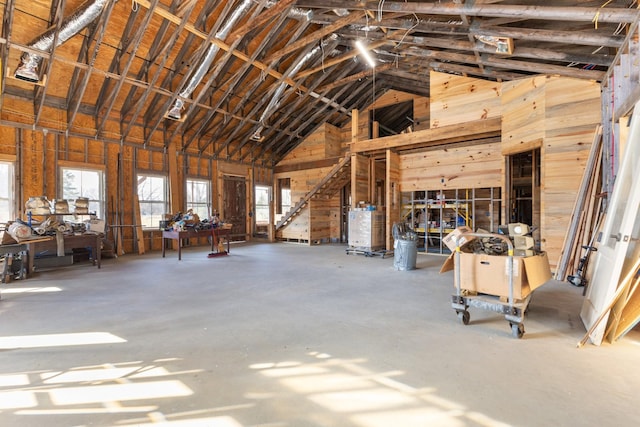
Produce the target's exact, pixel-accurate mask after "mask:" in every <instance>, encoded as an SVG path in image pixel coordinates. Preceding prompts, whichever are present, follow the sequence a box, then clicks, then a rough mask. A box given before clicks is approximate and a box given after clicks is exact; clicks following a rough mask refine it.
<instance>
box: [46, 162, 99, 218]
mask: <svg viewBox="0 0 640 427" xmlns="http://www.w3.org/2000/svg"><path fill="white" fill-rule="evenodd" d="M65 170H71V171H79V172H90V173H97V174H98V181H99V184H98V187H99V188H98V193H99V194H98V198H97V199H95V198H92V197H89V212H90V213H95V215H96V217H97V218H101V219H105V218H106V214H107V186H106V173H105V168H104V166H99V165H89V164H86V163H74V162H59V164H58V174H59V177H58V184H59V186H58V191H57V194H58V197H59V198H60V199H63V200H69V201H72V202H73V201H75V199H76V198H74V197H71V196H69V195H65V186H64V179H65ZM79 193H80V195H79V196H78V197H88V196H87V195H86V193H84V192H83V191H82V189H81V191H80V192H79ZM96 204H97V205H98V208H97V209H91V206H92V205H93V206H95V205H96ZM70 211H71V213H73V211H72V210H71V207H70Z"/></svg>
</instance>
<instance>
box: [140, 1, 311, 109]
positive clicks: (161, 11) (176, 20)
mask: <svg viewBox="0 0 640 427" xmlns="http://www.w3.org/2000/svg"><path fill="white" fill-rule="evenodd" d="M136 3H138V4H139V5H140V6H142V7H145V8H147V9H149V8H150V6H151V3H150V2H149V1H148V0H136ZM153 11H154V13H156V14H158V15H160V16H161V17H163V18H164V19H166V20H168V21H171V22H173V23H174V24H176V25H180V24H181V23H182V19H181V18H179V17H177V16H176V15H174V14H173V13H171V12H169V11H168V10H167V9H165V8H163V7H156V8H155V9H153ZM184 29H185V30H187V31H188V32H190V33H192V34H194V35H195V36H197V37H200V38H201V39H202V40H207V39H208V34H206V33H204V32H202V31H200V30H198V29H197V28H196V27H195V26H193V24H190V23H187V24H185V25H184ZM210 41H211V43H213V44H215V45H216V46H218V47H219V48H220V49H222V50H224V51H225V52H229V51H231V52H232V54H233V55H234V56H235V57H237V58H239V59H242V60H243V61H246V62H249V63H251V65H253V66H254V67H256V68H258V69H259V70H261V71H264V72H266V73H268V74H269V75H270V76H272V77H275V78H276V79H277V80H282V81H284V82H285V83H287V84H288V85H289V86H295V85H296V82H295V81H293V80H292V79H291V78H284V76H283V75H282V73H279V72H278V71H276V70H274V69H272V68H271V67H269V66H268V65H267V64H265V63H262V62H260V61H256V60H252V59H251V58H250V57H249V55H247V54H245V53H243V52H240V51H238V50H235V49H233V50H232V49H231V46H229V45H228V44H227V43H225V42H224V41H222V40H220V39H218V38H215V37H213V38H211V40H210ZM299 89H300V90H302V91H304V92H307V88H306V87H304V86H300V87H299ZM186 101H187V102H188V101H189V100H188V99H187V100H186Z"/></svg>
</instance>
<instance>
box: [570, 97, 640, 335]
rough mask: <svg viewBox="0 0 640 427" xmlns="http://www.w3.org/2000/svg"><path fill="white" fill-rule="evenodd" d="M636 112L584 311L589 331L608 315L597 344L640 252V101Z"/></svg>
mask: <svg viewBox="0 0 640 427" xmlns="http://www.w3.org/2000/svg"><path fill="white" fill-rule="evenodd" d="M633 112H634V114H633V116H632V120H631V126H630V130H629V137H628V142H627V146H626V147H625V152H624V155H623V159H622V163H621V165H620V169H619V170H618V175H617V177H616V181H615V184H614V187H613V191H612V195H611V199H610V201H609V206H608V209H607V216H606V217H605V222H604V227H603V230H602V236H601V239H600V244H599V246H598V251H597V252H595V257H596V258H595V262H594V265H595V267H594V269H593V277H592V278H591V281H590V283H589V284H588V287H587V293H586V296H585V299H584V301H583V304H582V310H581V311H580V317H581V318H582V321H583V323H584V325H585V327H586V328H587V330H590V329H591V327H592V326H595V324H596V321H597V320H598V319H599V317H600V316H602V315H604V317H602V321H600V322H599V323H598V326H597V327H596V328H595V329H594V330H593V332H592V333H591V334H590V335H589V338H590V339H591V342H592V343H593V344H595V345H600V344H601V343H602V339H603V337H604V332H605V326H606V323H607V319H608V317H609V316H608V306H609V304H610V302H611V301H612V299H613V297H614V295H615V293H616V289H617V287H618V284H619V282H620V279H621V278H622V277H623V276H624V275H625V274H626V273H627V272H628V271H629V270H630V267H631V265H632V264H634V263H635V261H636V260H637V259H638V256H639V253H640V245H639V244H638V241H639V240H640V217H639V216H638V213H639V212H640V180H638V171H639V170H640V103H637V104H636V106H635V108H634V111H633Z"/></svg>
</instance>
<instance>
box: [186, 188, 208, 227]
mask: <svg viewBox="0 0 640 427" xmlns="http://www.w3.org/2000/svg"><path fill="white" fill-rule="evenodd" d="M209 188H210V183H209V181H205V180H195V179H188V180H187V210H189V209H192V210H193V212H194V213H196V214H197V215H198V216H199V217H200V219H201V220H202V219H205V218H208V217H209V206H210V205H211V201H210V200H211V199H210V195H211V192H210V190H209Z"/></svg>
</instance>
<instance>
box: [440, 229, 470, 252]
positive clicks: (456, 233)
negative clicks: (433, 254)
mask: <svg viewBox="0 0 640 427" xmlns="http://www.w3.org/2000/svg"><path fill="white" fill-rule="evenodd" d="M464 233H473V230H472V229H471V228H470V227H467V226H466V225H462V226H460V227H458V228H456V229H455V230H453V231H452V232H451V233H449V234H447V235H446V236H444V238H443V239H442V243H444V244H445V245H447V247H448V248H449V250H450V251H451V252H453V251H455V250H456V241H455V239H458V245H459V246H460V247H463V246H464V245H466V244H468V243H469V242H471V241H472V240H474V239H475V236H465V235H464Z"/></svg>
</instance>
